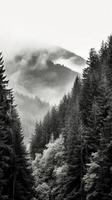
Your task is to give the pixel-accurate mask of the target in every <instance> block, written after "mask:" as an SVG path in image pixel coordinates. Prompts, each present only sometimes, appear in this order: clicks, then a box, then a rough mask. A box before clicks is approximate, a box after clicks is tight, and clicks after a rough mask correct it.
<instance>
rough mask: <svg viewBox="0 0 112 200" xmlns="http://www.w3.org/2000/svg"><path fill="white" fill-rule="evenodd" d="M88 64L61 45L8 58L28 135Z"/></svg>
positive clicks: (20, 112)
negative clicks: (36, 122)
mask: <svg viewBox="0 0 112 200" xmlns="http://www.w3.org/2000/svg"><path fill="white" fill-rule="evenodd" d="M63 63H64V65H63ZM66 63H67V64H68V65H67V64H66ZM65 64H66V65H65ZM71 66H72V68H73V70H71V69H70V68H71ZM84 66H85V60H84V59H83V58H81V57H80V56H77V55H76V54H74V53H72V52H70V51H67V50H65V49H63V48H60V47H52V48H41V49H40V48H39V49H37V50H34V49H33V50H32V49H27V50H21V51H20V52H18V53H17V54H16V55H14V56H13V58H12V59H11V60H7V61H6V73H7V75H8V79H9V85H10V87H11V88H13V90H14V96H15V104H17V105H18V111H19V114H20V117H21V120H22V125H23V128H24V133H25V138H28V137H29V136H30V135H31V134H32V132H33V129H34V123H35V121H36V120H37V121H39V120H42V119H43V117H44V116H45V114H46V113H47V111H48V110H49V109H50V107H51V105H53V104H58V103H59V101H60V99H61V98H62V97H63V95H64V94H65V93H68V92H69V91H70V89H71V87H72V86H73V82H74V80H75V77H76V76H77V75H79V72H80V71H81V70H82V68H83V67H84ZM77 69H78V70H77Z"/></svg>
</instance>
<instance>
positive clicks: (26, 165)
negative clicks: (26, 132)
mask: <svg viewBox="0 0 112 200" xmlns="http://www.w3.org/2000/svg"><path fill="white" fill-rule="evenodd" d="M12 130H13V133H14V135H13V151H14V160H13V163H14V164H13V177H12V180H13V199H14V200H25V199H28V200H32V198H33V197H34V192H35V191H34V178H33V176H32V167H31V164H30V160H29V156H28V154H27V152H26V148H25V145H24V143H23V133H22V128H21V123H20V119H19V117H18V115H17V112H16V110H15V109H14V108H13V109H12Z"/></svg>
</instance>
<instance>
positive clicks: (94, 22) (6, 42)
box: [0, 0, 112, 58]
mask: <svg viewBox="0 0 112 200" xmlns="http://www.w3.org/2000/svg"><path fill="white" fill-rule="evenodd" d="M111 33H112V0H10V1H9V0H0V49H1V50H2V51H3V53H4V54H5V56H9V55H8V53H9V54H10V53H11V52H12V51H16V50H17V49H18V48H20V47H24V46H25V45H26V44H28V45H29V44H30V45H31V46H33V45H36V46H39V44H46V45H47V44H50V45H59V46H61V47H64V48H66V49H68V50H71V51H73V52H75V53H77V54H78V55H81V56H83V57H84V58H87V57H88V52H89V49H90V48H91V47H95V48H96V49H98V48H99V46H100V44H101V41H102V40H105V39H106V38H107V36H108V35H110V34H111Z"/></svg>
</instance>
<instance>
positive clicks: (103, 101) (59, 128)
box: [0, 35, 112, 200]
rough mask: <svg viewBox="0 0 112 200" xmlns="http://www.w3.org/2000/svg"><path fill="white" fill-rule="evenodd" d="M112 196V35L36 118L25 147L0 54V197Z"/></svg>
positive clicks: (84, 199)
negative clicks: (58, 98) (56, 101)
mask: <svg viewBox="0 0 112 200" xmlns="http://www.w3.org/2000/svg"><path fill="white" fill-rule="evenodd" d="M46 95H47V94H46ZM111 199H112V35H111V36H109V37H108V39H107V41H106V42H102V44H101V48H100V50H99V51H98V52H96V51H95V49H93V48H92V49H91V50H90V53H89V58H88V60H87V67H86V68H85V69H84V71H83V75H82V77H81V78H80V77H78V76H77V77H76V79H75V82H74V85H73V88H72V89H71V92H70V93H69V94H66V95H65V96H64V97H63V99H62V100H61V102H60V103H59V105H58V106H53V107H52V109H51V110H50V111H49V112H48V113H47V114H46V116H45V117H44V119H43V121H40V122H36V124H35V132H34V134H33V135H32V137H31V141H30V148H29V151H27V150H26V147H25V145H24V133H23V131H22V127H21V119H20V118H19V115H18V111H17V108H16V106H15V105H14V96H13V92H12V90H10V89H8V81H7V77H6V75H5V69H4V62H3V57H2V54H0V200H111Z"/></svg>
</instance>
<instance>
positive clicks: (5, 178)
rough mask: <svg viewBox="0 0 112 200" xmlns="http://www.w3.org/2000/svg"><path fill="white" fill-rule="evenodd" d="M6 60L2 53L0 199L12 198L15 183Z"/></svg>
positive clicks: (0, 83) (10, 100)
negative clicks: (13, 181) (5, 68)
mask: <svg viewBox="0 0 112 200" xmlns="http://www.w3.org/2000/svg"><path fill="white" fill-rule="evenodd" d="M4 73H5V70H4V62H3V58H2V54H1V53H0V199H1V200H7V199H8V200H9V199H11V198H12V192H13V187H12V186H13V183H12V182H11V181H10V180H11V175H12V165H13V149H12V130H11V124H10V122H11V120H10V108H11V103H12V95H11V90H9V89H7V85H8V81H6V76H5V75H4Z"/></svg>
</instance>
